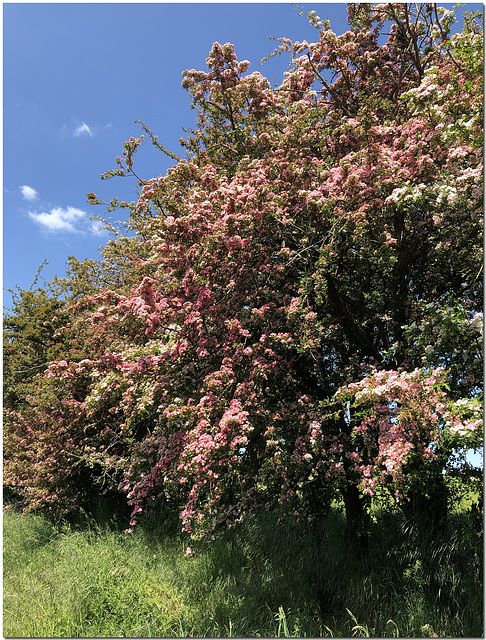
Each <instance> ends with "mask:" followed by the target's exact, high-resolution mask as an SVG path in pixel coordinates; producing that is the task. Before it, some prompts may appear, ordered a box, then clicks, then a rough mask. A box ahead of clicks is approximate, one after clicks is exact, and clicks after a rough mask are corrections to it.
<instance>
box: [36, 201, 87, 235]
mask: <svg viewBox="0 0 486 640" xmlns="http://www.w3.org/2000/svg"><path fill="white" fill-rule="evenodd" d="M29 216H30V217H31V218H32V220H33V221H34V222H36V223H37V224H38V225H40V226H41V227H42V228H43V229H44V230H45V231H49V232H52V233H56V232H68V233H84V231H83V230H82V229H80V228H79V226H77V225H78V224H79V223H80V222H82V221H83V220H84V219H85V218H86V211H82V210H81V209H76V208H75V207H67V208H66V209H62V208H61V207H54V209H51V210H50V211H49V212H47V211H41V212H40V213H38V212H35V211H29Z"/></svg>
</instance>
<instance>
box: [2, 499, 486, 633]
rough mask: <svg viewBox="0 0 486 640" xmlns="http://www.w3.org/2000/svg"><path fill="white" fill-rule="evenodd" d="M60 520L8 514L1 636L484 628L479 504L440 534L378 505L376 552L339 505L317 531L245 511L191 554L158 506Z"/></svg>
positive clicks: (456, 630) (372, 541) (172, 518)
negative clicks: (363, 548)
mask: <svg viewBox="0 0 486 640" xmlns="http://www.w3.org/2000/svg"><path fill="white" fill-rule="evenodd" d="M119 515H120V514H116V513H115V514H111V515H110V514H109V513H108V514H107V513H105V514H104V515H103V517H101V518H100V517H99V514H98V518H97V519H93V518H90V517H88V516H86V517H85V518H84V520H83V521H79V522H77V523H71V524H69V523H66V522H63V523H59V524H58V525H53V524H52V523H50V522H49V521H48V520H47V519H46V518H45V517H44V516H41V515H35V514H31V515H29V516H19V515H16V514H14V513H11V512H10V513H9V512H7V517H6V518H5V519H4V539H5V550H4V634H5V635H6V637H8V636H9V635H10V636H14V635H17V636H18V635H23V636H36V637H47V636H56V635H57V636H64V637H75V636H84V637H90V636H97V637H105V636H109V637H113V636H120V635H126V636H131V637H178V636H185V637H194V636H198V637H215V636H224V637H228V636H236V637H257V636H263V637H276V636H284V635H285V636H294V637H317V636H322V635H324V636H329V635H335V636H345V637H350V636H352V635H355V636H374V637H387V636H396V635H400V636H402V637H423V636H434V635H439V636H441V637H443V636H446V635H448V636H454V637H460V636H469V637H477V636H480V635H481V633H482V564H481V563H482V537H481V535H480V532H478V531H477V530H475V529H474V526H473V522H472V520H471V513H470V512H467V511H465V512H462V513H459V514H454V515H452V516H451V517H450V518H449V522H448V525H447V527H446V528H444V530H443V531H442V532H439V533H437V532H436V533H435V534H434V535H433V536H432V535H426V531H424V529H421V530H418V529H414V528H410V527H407V526H405V524H404V522H403V519H402V518H401V517H400V516H399V515H398V514H393V513H387V512H383V513H381V514H377V518H376V521H375V522H374V524H373V528H372V531H371V536H370V548H369V555H368V557H366V558H364V557H360V556H359V555H358V554H356V553H353V550H352V549H350V545H349V541H347V540H346V538H345V535H344V531H345V526H344V525H345V523H344V517H343V513H342V511H341V510H340V509H339V508H335V509H333V510H332V512H331V514H330V515H329V517H328V518H327V520H326V521H325V522H324V523H323V526H322V527H321V530H320V531H319V532H313V533H312V532H309V531H308V530H307V529H306V527H305V526H304V525H303V524H299V523H297V522H291V521H287V522H286V523H285V524H283V523H282V524H280V523H279V522H278V518H277V515H276V514H273V513H267V512H261V513H255V514H253V515H252V516H249V517H247V518H246V519H245V520H244V521H243V522H242V523H240V524H239V525H238V526H237V527H235V528H233V529H232V530H229V531H225V532H223V533H222V534H221V535H220V536H218V537H217V538H216V540H215V541H214V543H212V544H211V545H209V546H207V547H205V548H204V549H201V550H200V551H199V552H198V553H196V555H194V556H192V557H185V556H184V551H185V549H186V547H187V545H188V542H189V540H188V537H187V536H185V535H183V534H181V533H179V524H180V523H179V521H178V519H177V517H176V516H175V515H174V514H171V513H170V512H167V511H166V510H163V509H160V508H159V509H155V508H154V509H152V510H151V511H149V512H148V513H147V514H146V516H145V517H144V519H143V520H142V521H141V523H140V526H139V527H137V528H135V530H134V533H133V534H132V535H126V534H124V533H123V529H122V527H124V526H126V520H125V519H124V517H119Z"/></svg>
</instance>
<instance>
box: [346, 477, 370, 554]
mask: <svg viewBox="0 0 486 640" xmlns="http://www.w3.org/2000/svg"><path fill="white" fill-rule="evenodd" d="M341 493H342V496H343V498H344V507H345V511H346V538H347V540H348V541H349V543H350V545H351V547H352V548H353V549H354V550H356V551H357V552H358V553H360V554H367V553H368V535H369V514H368V511H367V509H366V507H367V506H368V502H369V500H368V499H367V498H366V497H365V496H363V495H362V494H361V493H360V491H359V489H358V487H357V486H356V485H352V484H350V485H348V486H347V487H346V488H345V489H342V490H341Z"/></svg>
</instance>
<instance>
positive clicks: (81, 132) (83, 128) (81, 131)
mask: <svg viewBox="0 0 486 640" xmlns="http://www.w3.org/2000/svg"><path fill="white" fill-rule="evenodd" d="M74 135H75V136H76V138H79V136H91V137H92V136H93V132H92V131H91V129H90V128H89V127H88V125H87V124H86V122H83V123H82V124H80V125H79V127H77V128H76V129H75V130H74Z"/></svg>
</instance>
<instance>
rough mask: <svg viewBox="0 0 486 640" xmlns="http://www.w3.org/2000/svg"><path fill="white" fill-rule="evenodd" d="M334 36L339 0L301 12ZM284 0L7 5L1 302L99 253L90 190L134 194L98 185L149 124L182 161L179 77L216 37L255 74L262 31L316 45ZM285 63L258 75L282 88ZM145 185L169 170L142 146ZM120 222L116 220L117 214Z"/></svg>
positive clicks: (341, 9) (198, 62)
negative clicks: (70, 261) (70, 260)
mask: <svg viewBox="0 0 486 640" xmlns="http://www.w3.org/2000/svg"><path fill="white" fill-rule="evenodd" d="M304 6H305V8H306V10H308V11H310V10H312V9H315V10H316V11H317V13H318V15H319V16H320V17H321V18H327V17H329V18H330V19H331V24H332V27H333V29H334V31H336V32H339V33H342V32H344V31H346V30H347V28H348V27H347V22H346V5H345V4H344V3H339V4H316V5H312V6H311V5H304ZM299 14H300V9H299V8H297V7H296V6H295V5H291V4H280V3H269V4H262V3H253V4H234V3H221V4H199V3H196V4H184V3H180V4H173V3H155V4H139V3H137V4H132V3H129V4H122V3H115V4H106V3H99V4H98V3H94V4H71V3H61V4H45V3H40V4H37V3H28V4H24V3H12V4H10V3H5V4H4V14H3V15H4V23H3V26H4V178H3V179H4V183H3V185H4V227H3V232H4V272H3V277H4V285H3V286H4V306H8V305H9V304H10V300H11V298H10V295H9V293H8V292H7V291H6V289H8V288H12V287H14V286H15V285H20V286H21V287H23V288H29V286H30V284H31V283H32V281H33V278H34V276H35V273H36V271H37V269H38V267H39V265H40V264H41V263H42V261H43V260H44V259H47V260H48V261H49V264H48V266H47V267H45V268H44V270H43V272H42V273H43V276H44V277H45V278H46V279H47V280H50V279H51V278H52V277H53V276H54V275H55V274H57V275H59V276H61V275H63V274H64V272H65V262H66V259H67V257H68V256H70V255H74V256H75V257H76V258H78V259H83V258H96V257H98V255H99V254H98V247H99V246H100V245H102V244H105V243H106V241H107V240H108V236H106V235H103V234H102V233H100V232H99V230H98V229H97V227H96V225H94V224H93V222H90V221H89V219H88V218H89V216H91V215H93V214H101V213H103V211H102V208H100V207H93V206H90V205H88V204H87V200H86V194H87V193H89V192H94V193H96V194H97V195H98V197H100V198H101V199H103V200H105V201H109V200H110V199H111V198H113V197H115V196H117V197H119V198H120V199H125V200H133V199H134V198H135V180H131V179H129V178H125V179H123V178H118V179H117V178H114V179H112V180H109V181H103V182H102V181H101V180H100V174H101V173H103V172H105V171H106V170H108V169H111V168H115V158H116V156H117V155H119V154H120V153H121V150H122V145H123V142H124V141H125V140H127V139H128V138H129V137H130V136H139V135H140V134H141V133H142V131H141V128H140V125H138V124H135V123H134V122H133V120H134V119H135V118H138V119H140V120H143V121H144V122H146V123H147V124H148V125H149V126H150V128H151V129H152V130H153V131H154V132H155V133H156V134H157V135H158V137H159V140H160V142H161V143H162V144H163V145H164V146H166V147H168V148H170V149H172V150H174V151H175V152H176V153H181V154H182V155H183V150H182V148H181V147H180V145H179V142H178V141H179V138H180V137H182V136H183V135H184V132H183V131H182V127H186V128H188V127H191V126H192V125H193V124H194V118H195V113H194V111H192V110H191V109H190V99H189V94H188V93H187V92H186V91H185V90H184V89H182V87H181V81H182V71H183V70H184V69H189V68H195V69H205V68H206V65H205V60H206V58H207V56H208V53H209V50H210V49H211V46H212V44H213V42H216V41H217V42H220V43H225V42H232V43H233V44H234V45H235V49H236V54H237V56H238V58H239V59H241V60H243V59H247V60H250V61H251V63H252V65H251V67H250V70H249V71H250V72H251V71H252V70H255V69H256V68H257V64H258V63H259V61H260V60H261V59H262V58H263V57H264V56H266V55H268V54H269V53H270V52H272V51H273V50H274V48H275V47H276V43H274V42H273V41H271V40H269V38H268V36H274V37H280V36H285V37H289V38H291V39H294V40H304V39H307V40H309V41H313V40H315V39H316V36H317V32H316V31H315V29H313V28H312V27H311V26H310V25H309V23H308V21H307V19H306V18H305V17H300V15H299ZM287 66H288V57H287V56H280V57H277V58H273V59H272V60H270V61H269V62H267V63H265V64H264V65H263V66H262V67H259V70H260V71H261V72H262V73H263V74H264V75H266V76H267V77H269V78H272V77H274V78H275V79H276V80H277V81H281V79H282V74H283V72H284V71H285V69H286V68H287ZM136 161H137V162H136V165H135V171H136V172H137V174H138V175H140V177H142V178H145V179H147V178H150V177H153V176H154V175H158V174H163V173H165V172H166V170H167V169H168V168H169V166H170V165H171V164H172V163H173V161H172V160H170V159H169V158H166V157H165V156H164V155H163V154H161V153H160V152H158V151H156V150H155V149H154V148H153V147H152V146H151V144H150V142H149V141H147V142H146V144H145V145H144V146H143V147H142V148H141V150H140V151H139V152H138V153H137V156H136ZM115 217H118V216H116V215H115Z"/></svg>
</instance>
